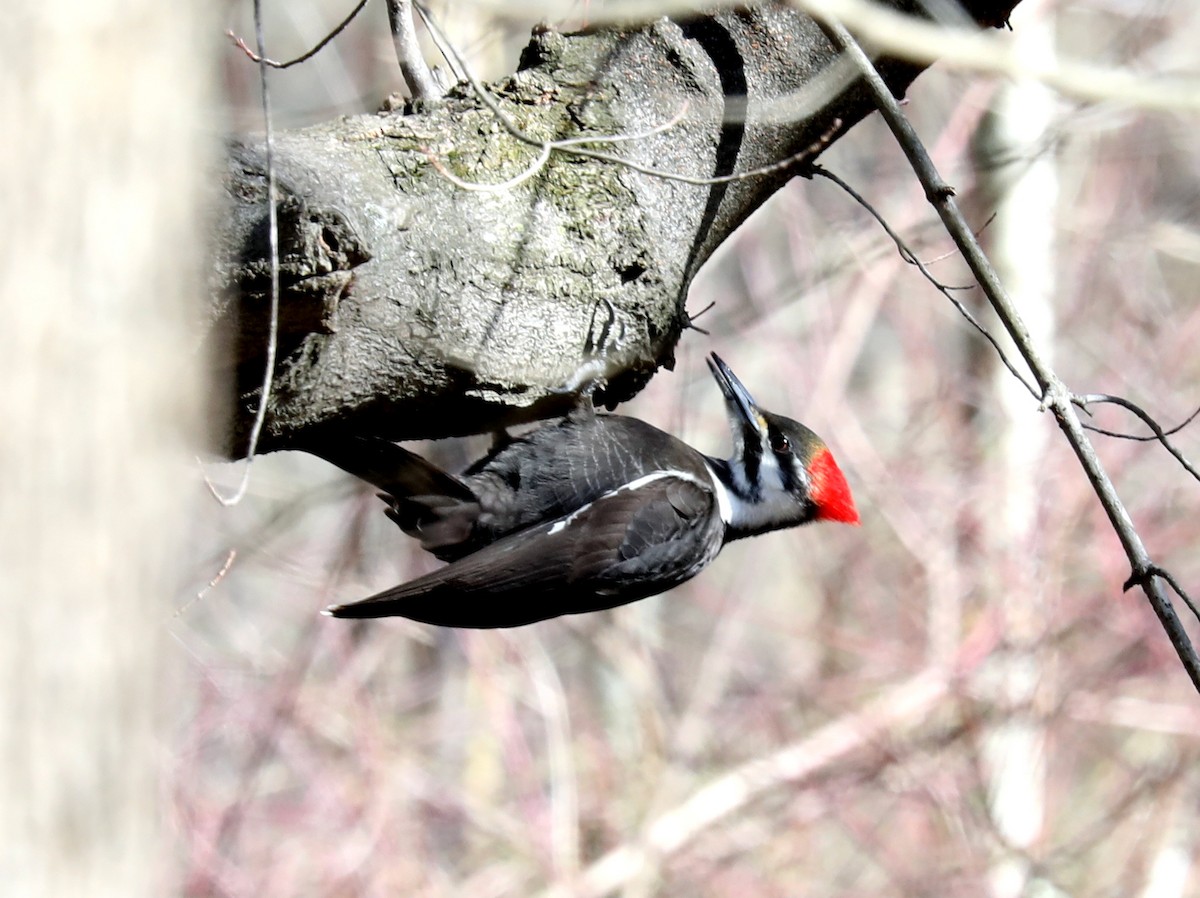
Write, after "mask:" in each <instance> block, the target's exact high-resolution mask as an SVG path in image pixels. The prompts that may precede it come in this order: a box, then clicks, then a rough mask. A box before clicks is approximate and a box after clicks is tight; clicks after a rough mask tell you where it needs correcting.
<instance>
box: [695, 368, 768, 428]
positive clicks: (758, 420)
mask: <svg viewBox="0 0 1200 898" xmlns="http://www.w3.org/2000/svg"><path fill="white" fill-rule="evenodd" d="M708 370H709V371H711V372H712V376H713V377H714V378H715V379H716V381H717V384H718V385H719V386H720V387H721V392H722V393H724V394H725V405H726V407H727V408H728V409H729V419H730V421H731V422H732V423H733V424H734V425H735V432H740V433H741V434H743V435H744V439H745V441H746V443H747V444H752V443H755V442H758V441H759V440H761V439H762V435H763V433H764V431H765V430H766V422H765V421H764V420H763V416H762V413H761V412H760V411H759V410H758V404H757V403H756V402H755V401H754V397H753V396H751V395H750V391H749V390H747V389H746V388H745V387H744V386H742V382H741V381H740V380H738V379H737V376H736V375H735V374H734V373H733V372H732V371H730V370H729V366H728V365H726V364H725V363H724V362H723V361H721V357H720V356H719V355H717V354H716V353H715V352H714V353H712V355H711V356H709V359H708Z"/></svg>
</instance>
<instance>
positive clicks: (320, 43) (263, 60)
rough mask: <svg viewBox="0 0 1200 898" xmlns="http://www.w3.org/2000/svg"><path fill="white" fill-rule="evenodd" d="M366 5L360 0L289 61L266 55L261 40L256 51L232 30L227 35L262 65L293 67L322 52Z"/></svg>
mask: <svg viewBox="0 0 1200 898" xmlns="http://www.w3.org/2000/svg"><path fill="white" fill-rule="evenodd" d="M366 5H367V0H359V4H358V6H356V7H354V9H352V10H350V15H348V16H346V18H344V19H342V21H341V23H340V24H339V25H337V27H335V28H334V29H333V31H331V32H329V34H327V35H325V36H324V37H323V38H321V40H320V41H318V42H317V44H316V45H315V46H314V47H313V48H312V49H311V50H308V51H306V52H304V53H301V54H300V55H299V56H297V57H296V58H295V59H289V60H288V61H287V62H278V61H276V60H274V59H269V58H268V57H267V56H266V55H264V54H265V52H266V51H265V50H263V45H262V43H261V42H260V43H259V45H258V52H257V53H255V52H254V51H253V50H251V49H250V48H249V47H248V46H246V42H245V41H244V40H242V39H241V38H240V37H238V36H237V35H236V34H234V33H233V32H232V31H226V32H225V36H226V37H228V38H229V39H230V40H231V41H233V43H234V46H236V47H237V48H238V49H239V50H241V51H242V52H243V53H245V54H246V55H247V56H249V57H250V59H252V60H253V61H254V62H257V63H261V64H262V65H266V66H270V67H271V68H273V69H287V68H291V67H292V66H294V65H299V64H300V63H302V62H306V61H307V60H309V59H312V58H313V57H314V56H316V55H317V54H318V53H320V52H321V51H322V50H324V49H325V47H326V46H327V45H328V44H329V42H330V41H332V40H333V39H334V38H335V37H337V36H338V35H339V34H341V33H342V32H343V31H345V30H346V26H348V25H349V24H350V23H351V22H353V21H354V17H355V16H357V15H358V14H359V13H360V12H362V11H363V7H365V6H366ZM256 9H257V7H256Z"/></svg>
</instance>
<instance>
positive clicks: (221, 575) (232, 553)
mask: <svg viewBox="0 0 1200 898" xmlns="http://www.w3.org/2000/svg"><path fill="white" fill-rule="evenodd" d="M236 558H237V549H230V550H229V554H228V555H227V556H226V557H225V563H224V564H223V565H221V569H220V570H219V571H217V573H216V576H214V577H213V578H212V579H211V580H209V581H208V584H207V585H206V586H205V587H204V588H203V589H202V590H200V591H199V592H198V593H196V594H195V595H194V596H192V597H191V599H189V600H188V601H187V602H184V603H183V605H181V606H180V607H179V608H177V609H176V611H175V617H179V616H181V615H182V614H184V613H185V612H186V611H187V610H188V609H189V608H191V607H192V606H193V605H195V604H196V603H197V602H199V601H200V600H201V599H203V598H204V597H205V596H206V595H208V594H209V593H210V592H211V591H212V590H214V589H216V587H217V584H219V583H220V582H221V581H222V580H224V579H225V575H226V574H228V573H229V569H230V568H231V567H233V562H234V560H235V559H236Z"/></svg>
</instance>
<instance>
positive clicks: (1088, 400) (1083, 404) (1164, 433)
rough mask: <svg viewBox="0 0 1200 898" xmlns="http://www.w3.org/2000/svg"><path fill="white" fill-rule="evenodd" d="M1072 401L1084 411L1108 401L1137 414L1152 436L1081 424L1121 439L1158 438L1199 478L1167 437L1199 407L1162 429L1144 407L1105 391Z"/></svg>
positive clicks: (1181, 428) (1180, 427)
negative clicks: (1152, 433)
mask: <svg viewBox="0 0 1200 898" xmlns="http://www.w3.org/2000/svg"><path fill="white" fill-rule="evenodd" d="M1074 401H1075V404H1076V405H1078V406H1079V407H1080V408H1082V409H1083V410H1084V411H1088V408H1087V407H1088V406H1089V405H1091V404H1093V403H1101V402H1104V403H1109V404H1110V405H1119V406H1120V407H1121V408H1123V409H1126V410H1127V411H1131V412H1133V413H1134V414H1135V415H1137V416H1138V417H1139V418H1141V419H1142V423H1143V424H1145V425H1146V426H1147V427H1149V428H1150V429H1151V430H1152V431H1154V436H1149V437H1145V436H1138V435H1137V434H1131V433H1117V432H1115V431H1111V430H1105V429H1103V428H1101V427H1096V426H1095V425H1092V424H1084V425H1083V426H1084V427H1086V428H1087V429H1088V430H1091V431H1094V432H1095V433H1102V434H1104V435H1105V436H1109V437H1116V438H1118V439H1122V440H1134V441H1136V442H1150V441H1151V440H1158V441H1159V442H1160V443H1162V444H1163V447H1164V448H1165V449H1166V450H1167V451H1168V452H1170V453H1171V454H1172V455H1173V456H1175V460H1176V461H1178V462H1179V463H1180V464H1181V465H1183V469H1184V470H1185V471H1187V472H1188V473H1189V474H1191V475H1192V476H1193V477H1195V478H1196V479H1197V480H1200V471H1197V470H1196V466H1195V465H1194V464H1192V463H1191V462H1190V461H1188V458H1187V456H1185V455H1184V454H1183V453H1182V452H1180V451H1179V449H1178V448H1176V446H1175V444H1174V443H1172V442H1171V441H1170V440H1169V439H1167V437H1169V436H1171V435H1172V434H1176V433H1179V431H1181V430H1183V429H1184V428H1185V427H1187V426H1188V425H1189V424H1191V423H1192V421H1194V420H1195V419H1196V416H1197V415H1200V408H1198V409H1196V410H1195V411H1194V412H1192V413H1191V414H1190V415H1188V416H1187V419H1186V420H1184V422H1183V423H1182V424H1178V425H1176V426H1175V427H1172V428H1171V429H1170V430H1163V429H1162V426H1161V425H1159V423H1158V422H1157V421H1155V420H1154V418H1152V417H1151V416H1150V414H1149V413H1148V412H1146V410H1145V409H1143V408H1142V407H1141V406H1139V405H1137V404H1135V403H1133V402H1130V401H1129V400H1128V399H1124V398H1122V397H1120V396H1110V395H1108V394H1107V393H1087V394H1085V395H1083V396H1076V397H1075V398H1074ZM1089 414H1090V412H1089Z"/></svg>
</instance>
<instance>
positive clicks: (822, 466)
mask: <svg viewBox="0 0 1200 898" xmlns="http://www.w3.org/2000/svg"><path fill="white" fill-rule="evenodd" d="M808 473H809V475H810V476H811V477H812V487H811V489H810V491H809V496H810V497H811V498H812V501H813V504H814V505H816V506H817V520H819V521H841V522H842V523H843V524H858V523H859V519H858V509H856V508H855V507H854V497H853V496H851V495H850V484H848V483H846V476H845V475H844V474H843V473H842V469H841V468H839V467H838V466H837V462H836V461H834V460H833V453H832V452H830V451H829V450H828V449H826V448H825V447H824V446H822V447H821V448H820V449H818V450H817V451H816V453H815V454H814V455H813V459H812V463H811V464H810V465H809V466H808Z"/></svg>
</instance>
